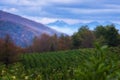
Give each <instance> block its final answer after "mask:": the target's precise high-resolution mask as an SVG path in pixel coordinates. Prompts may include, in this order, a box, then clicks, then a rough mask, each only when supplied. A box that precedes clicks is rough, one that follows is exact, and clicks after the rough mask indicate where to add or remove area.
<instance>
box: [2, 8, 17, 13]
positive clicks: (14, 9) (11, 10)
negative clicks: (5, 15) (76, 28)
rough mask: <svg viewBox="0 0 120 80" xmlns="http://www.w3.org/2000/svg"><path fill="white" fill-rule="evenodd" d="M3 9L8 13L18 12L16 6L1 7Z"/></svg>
mask: <svg viewBox="0 0 120 80" xmlns="http://www.w3.org/2000/svg"><path fill="white" fill-rule="evenodd" d="M3 11H6V12H10V13H15V12H18V10H17V9H16V8H3Z"/></svg>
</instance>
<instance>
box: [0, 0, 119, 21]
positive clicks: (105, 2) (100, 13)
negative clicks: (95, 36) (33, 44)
mask: <svg viewBox="0 0 120 80" xmlns="http://www.w3.org/2000/svg"><path fill="white" fill-rule="evenodd" d="M119 4H120V2H119V0H111V1H110V0H99V1H96V0H64V1H62V0H0V9H1V10H4V11H8V12H12V13H15V14H18V15H21V16H29V17H32V18H31V19H35V20H37V21H41V22H43V23H47V22H50V21H54V20H56V19H57V20H58V19H63V20H65V21H66V22H71V23H72V22H77V21H83V22H84V21H92V20H96V21H98V20H113V21H116V20H117V21H118V20H120V19H119V16H120V6H119ZM37 17H38V18H37Z"/></svg>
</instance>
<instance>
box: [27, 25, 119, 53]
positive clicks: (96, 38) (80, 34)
mask: <svg viewBox="0 0 120 80" xmlns="http://www.w3.org/2000/svg"><path fill="white" fill-rule="evenodd" d="M95 42H98V43H99V44H101V45H108V46H109V47H117V46H120V34H119V32H118V30H117V29H116V28H115V26H114V25H113V24H111V25H106V26H102V25H100V26H97V27H96V28H95V29H94V30H90V29H89V27H88V26H82V27H80V28H79V30H78V31H77V32H75V33H74V34H73V35H72V36H68V35H64V34H62V35H61V36H57V35H56V34H55V35H53V36H49V35H47V34H42V35H41V36H39V37H36V38H35V39H34V41H33V44H32V45H31V46H29V47H28V48H27V51H29V52H44V51H58V50H68V49H79V48H93V47H94V43H95Z"/></svg>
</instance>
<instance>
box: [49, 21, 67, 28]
mask: <svg viewBox="0 0 120 80" xmlns="http://www.w3.org/2000/svg"><path fill="white" fill-rule="evenodd" d="M47 25H48V26H58V25H59V26H61V27H62V26H67V25H68V24H67V23H66V22H64V21H62V20H57V21H55V22H53V23H49V24H47Z"/></svg>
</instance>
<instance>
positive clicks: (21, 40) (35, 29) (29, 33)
mask: <svg viewBox="0 0 120 80" xmlns="http://www.w3.org/2000/svg"><path fill="white" fill-rule="evenodd" d="M43 33H46V34H49V35H54V34H57V35H61V34H62V33H60V32H57V31H56V30H54V29H51V28H49V27H47V26H45V25H43V24H41V23H37V22H34V21H32V20H29V19H26V18H23V17H21V16H18V15H14V14H11V13H7V12H3V11H0V38H3V37H4V36H5V35H6V34H9V35H10V36H11V37H12V39H13V41H14V42H15V43H16V44H17V45H19V46H22V47H24V46H27V45H30V44H31V43H32V40H33V39H34V37H35V36H39V35H41V34H43Z"/></svg>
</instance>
